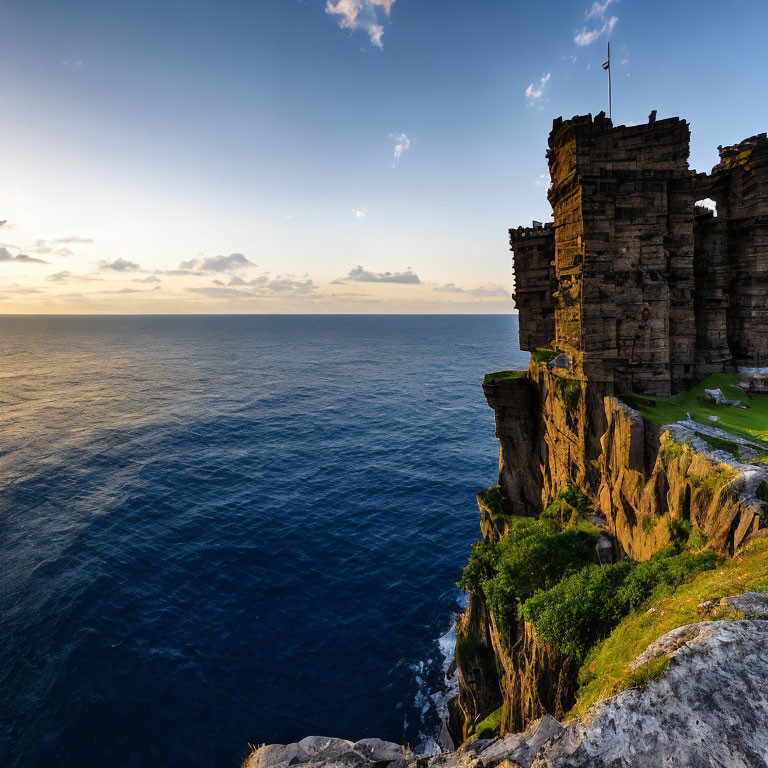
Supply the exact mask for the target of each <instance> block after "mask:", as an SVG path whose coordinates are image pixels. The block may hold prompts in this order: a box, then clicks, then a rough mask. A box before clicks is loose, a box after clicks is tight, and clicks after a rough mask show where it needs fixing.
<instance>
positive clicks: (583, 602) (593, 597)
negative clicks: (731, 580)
mask: <svg viewBox="0 0 768 768" xmlns="http://www.w3.org/2000/svg"><path fill="white" fill-rule="evenodd" d="M674 552H675V550H674V548H673V547H666V548H665V549H663V550H661V551H660V552H657V553H656V554H655V555H654V556H653V557H652V558H651V559H650V560H647V561H645V562H643V563H633V562H630V561H624V562H621V563H615V564H614V565H606V566H598V565H589V566H587V567H586V568H582V570H580V571H579V572H578V573H575V574H573V575H571V576H569V577H567V578H565V579H564V580H563V581H561V582H560V583H559V584H557V585H555V586H553V587H551V588H550V589H547V590H542V591H540V592H537V593H536V594H535V595H533V596H532V597H531V598H530V599H529V600H528V601H527V602H526V603H525V606H524V608H523V615H524V617H525V619H526V621H530V622H532V623H533V624H534V626H535V627H536V630H537V632H538V633H539V636H540V637H541V639H542V640H544V641H546V642H548V643H550V644H552V645H554V646H556V647H557V648H558V649H560V650H561V651H562V652H563V653H566V654H568V655H569V656H571V657H573V658H575V659H578V660H581V659H583V658H584V656H585V655H586V653H587V651H588V650H589V649H590V648H591V647H592V646H593V645H594V644H595V643H596V642H598V641H600V640H603V639H604V638H606V637H608V635H609V634H610V633H611V631H612V630H613V628H614V627H616V626H617V625H618V623H619V622H620V621H621V620H622V619H623V618H624V617H625V616H627V615H628V614H629V613H630V612H631V611H632V610H635V609H637V608H639V607H640V606H642V605H643V604H644V603H645V602H646V601H648V600H651V599H658V598H659V597H661V596H662V595H663V594H666V593H668V592H670V591H672V590H673V589H674V588H675V587H677V586H679V585H680V584H682V583H683V582H685V581H689V580H691V579H693V578H694V577H695V576H696V575H698V574H699V573H701V572H702V571H705V570H710V569H712V568H714V567H715V566H716V565H717V563H718V562H719V559H718V557H717V556H716V555H715V554H714V553H713V552H702V553H699V554H692V553H690V552H684V553H682V554H674Z"/></svg>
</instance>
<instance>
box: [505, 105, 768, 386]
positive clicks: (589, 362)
mask: <svg viewBox="0 0 768 768" xmlns="http://www.w3.org/2000/svg"><path fill="white" fill-rule="evenodd" d="M689 139H690V132H689V129H688V124H687V123H686V122H685V121H684V120H680V119H679V118H671V119H667V120H658V121H657V120H656V119H655V116H654V115H653V114H652V115H651V120H650V121H649V122H648V123H646V124H644V125H639V126H632V127H627V126H619V127H613V124H612V123H611V121H610V120H608V119H606V118H605V116H604V115H603V114H600V115H597V116H596V117H595V118H594V119H593V118H592V116H591V115H586V116H577V117H574V118H573V119H571V120H567V121H563V120H562V118H558V119H557V120H555V122H554V125H553V129H552V133H551V134H550V137H549V151H548V153H547V156H548V159H549V168H550V175H551V185H550V189H549V200H550V203H551V204H552V208H553V211H554V225H553V229H554V235H553V236H552V235H550V230H548V229H541V230H531V229H522V228H521V229H518V230H511V231H510V238H511V243H512V247H513V250H515V268H516V296H517V297H518V309H519V312H520V329H521V332H520V339H521V346H522V348H523V349H533V348H535V347H537V346H543V345H545V344H548V343H549V341H550V340H551V339H552V338H554V340H555V343H556V345H557V347H558V348H559V349H562V350H564V351H565V352H567V353H569V354H570V355H571V358H572V360H573V364H574V368H575V370H576V371H578V372H579V373H580V374H582V375H583V376H584V378H586V379H588V380H589V381H591V382H600V383H602V384H603V385H605V386H607V387H609V388H610V389H612V390H613V391H616V392H617V393H622V392H631V391H632V392H639V393H645V394H650V395H659V396H665V395H669V394H673V393H675V392H679V391H681V390H684V389H687V388H688V387H689V386H690V385H691V384H692V383H694V382H695V381H696V380H699V379H701V378H702V377H705V376H707V375H709V374H710V373H717V372H723V371H728V370H733V368H734V367H735V366H747V367H762V366H768V138H767V137H766V135H765V134H761V135H759V136H755V137H752V138H750V139H746V140H745V141H743V142H741V143H740V144H737V145H734V146H731V147H725V148H720V154H721V159H720V162H719V163H718V165H717V166H715V168H714V169H713V170H712V173H711V174H710V175H706V174H695V173H694V172H693V171H691V170H690V169H689V167H688V154H689ZM705 197H710V198H712V199H713V200H715V201H716V202H717V204H718V216H717V217H716V218H715V217H712V216H711V215H709V216H707V215H704V214H702V212H701V210H700V209H696V208H695V206H694V201H695V200H696V199H701V198H705ZM536 233H538V234H536ZM550 238H552V240H550ZM547 286H549V288H547ZM548 290H549V291H550V293H547V291H548Z"/></svg>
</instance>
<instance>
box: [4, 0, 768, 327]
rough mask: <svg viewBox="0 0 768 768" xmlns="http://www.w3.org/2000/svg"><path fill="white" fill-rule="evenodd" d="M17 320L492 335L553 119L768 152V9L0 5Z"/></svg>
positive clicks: (630, 1) (61, 1)
mask: <svg viewBox="0 0 768 768" xmlns="http://www.w3.org/2000/svg"><path fill="white" fill-rule="evenodd" d="M0 13H1V14H2V24H0V71H2V77H1V78H0V104H2V112H3V116H2V120H1V121H0V221H4V222H5V223H4V224H2V225H1V226H0V313H76V314H85V313H229V312H236V313H251V312H255V313H285V312H288V313H324V312H344V313H357V312H361V313H388V312H397V313H400V312H404V313H430V312H435V313H443V312H447V313H454V312H456V313H464V312H473V313H474V312H477V313H494V312H509V311H511V310H512V309H513V304H512V301H511V299H510V296H509V294H510V290H511V288H512V285H513V277H512V260H511V254H510V252H509V245H508V236H507V229H508V228H509V227H513V226H514V227H516V226H518V225H521V224H522V225H529V224H530V222H531V220H532V219H537V220H540V221H546V220H549V219H550V218H551V209H550V207H549V204H548V202H547V199H546V192H547V185H548V176H547V166H546V158H545V151H546V145H547V135H548V133H549V131H550V129H551V127H552V120H553V118H556V117H558V116H560V115H562V116H564V117H566V118H567V117H570V116H572V115H576V114H586V113H589V112H591V113H593V114H596V113H597V112H599V111H601V110H602V109H606V108H607V77H606V73H605V72H604V71H603V70H602V68H601V64H602V62H603V61H604V60H605V58H606V55H605V54H606V43H607V41H608V40H609V39H610V42H611V50H612V59H613V66H612V74H613V117H614V123H615V124H627V125H629V124H638V123H642V122H646V121H647V118H648V114H649V113H650V112H651V110H653V109H656V110H658V116H659V118H660V119H661V118H663V117H671V116H675V115H679V116H681V117H684V118H685V119H687V120H689V121H690V124H691V132H692V140H691V160H690V162H691V166H692V167H694V168H696V169H698V170H709V169H710V168H711V167H712V166H713V165H714V164H715V163H716V161H717V145H718V144H723V145H727V144H732V143H735V142H737V141H740V140H741V139H743V138H746V137H747V136H751V135H754V134H756V133H759V132H762V131H765V130H767V129H768V94H767V93H766V81H765V72H766V70H767V69H768V53H767V48H768V47H767V46H766V45H765V40H764V38H765V30H766V29H768V2H766V1H765V0H731V2H729V3H723V2H721V1H717V2H715V1H713V0H697V1H696V2H687V1H683V0H673V1H671V2H670V0H666V1H665V2H660V1H659V0H598V1H597V2H592V0H536V2H532V1H531V0H527V1H526V2H519V1H518V0H442V1H440V2H438V0H216V1H215V2H214V0H184V2H180V1H178V0H152V2H147V1H145V0H133V2H130V3H127V2H124V0H122V1H120V2H118V1H117V0H98V1H97V0H78V2H68V1H67V0H0Z"/></svg>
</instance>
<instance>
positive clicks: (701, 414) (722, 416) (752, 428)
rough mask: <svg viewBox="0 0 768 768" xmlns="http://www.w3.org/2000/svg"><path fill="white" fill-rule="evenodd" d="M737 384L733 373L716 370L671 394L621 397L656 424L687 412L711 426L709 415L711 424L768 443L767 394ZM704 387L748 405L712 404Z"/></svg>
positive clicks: (701, 422) (675, 418)
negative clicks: (753, 393) (748, 391)
mask: <svg viewBox="0 0 768 768" xmlns="http://www.w3.org/2000/svg"><path fill="white" fill-rule="evenodd" d="M738 384H739V377H738V376H737V375H736V374H728V373H716V374H713V375H712V376H709V377H708V378H706V379H704V381H702V382H700V383H699V384H696V386H694V387H692V388H691V389H689V390H688V391H687V392H681V393H680V394H678V395H673V396H672V397H654V398H651V397H645V396H642V395H631V396H627V397H626V398H624V399H626V400H627V402H628V403H629V405H631V406H632V407H633V408H636V409H637V410H638V411H640V413H642V414H643V416H645V418H647V419H648V420H650V421H652V422H654V423H656V424H672V423H674V422H676V421H680V420H682V419H685V418H687V414H689V413H690V414H691V418H692V419H693V420H694V421H697V422H699V423H700V424H706V425H707V426H710V427H711V426H713V422H712V420H711V419H710V418H709V417H710V416H717V422H716V423H715V424H714V426H717V427H720V428H721V429H724V430H726V431H727V432H731V433H732V434H734V435H738V436H740V437H743V438H746V439H747V440H756V441H758V442H761V443H765V444H767V445H768V396H765V395H756V396H754V397H749V396H747V394H746V393H745V392H744V390H743V389H741V387H739V386H738ZM705 389H720V390H721V391H722V393H723V394H724V395H725V397H726V398H728V399H729V400H731V401H733V400H741V401H742V403H744V405H746V406H748V408H746V409H744V408H737V407H735V406H732V405H715V404H714V403H713V402H711V401H710V400H708V398H707V397H706V396H705V394H704V390H705ZM718 447H719V446H718ZM726 450H727V449H726Z"/></svg>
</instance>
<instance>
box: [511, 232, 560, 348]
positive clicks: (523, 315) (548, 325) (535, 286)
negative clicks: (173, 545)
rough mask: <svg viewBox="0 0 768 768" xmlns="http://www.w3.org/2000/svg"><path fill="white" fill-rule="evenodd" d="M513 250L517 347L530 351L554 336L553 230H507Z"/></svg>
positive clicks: (549, 341)
mask: <svg viewBox="0 0 768 768" xmlns="http://www.w3.org/2000/svg"><path fill="white" fill-rule="evenodd" d="M509 245H510V248H511V250H512V251H513V253H514V265H515V293H514V296H513V297H512V298H513V299H514V301H515V306H516V307H517V310H518V313H519V314H518V320H519V327H520V349H525V350H528V351H532V350H534V349H536V348H537V347H547V346H549V345H550V344H551V343H552V341H553V340H554V338H555V300H554V292H555V287H556V284H555V273H554V265H553V262H554V258H555V230H554V227H553V226H552V225H551V224H547V225H546V226H544V227H535V228H534V227H527V228H523V227H519V228H518V229H510V230H509Z"/></svg>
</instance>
